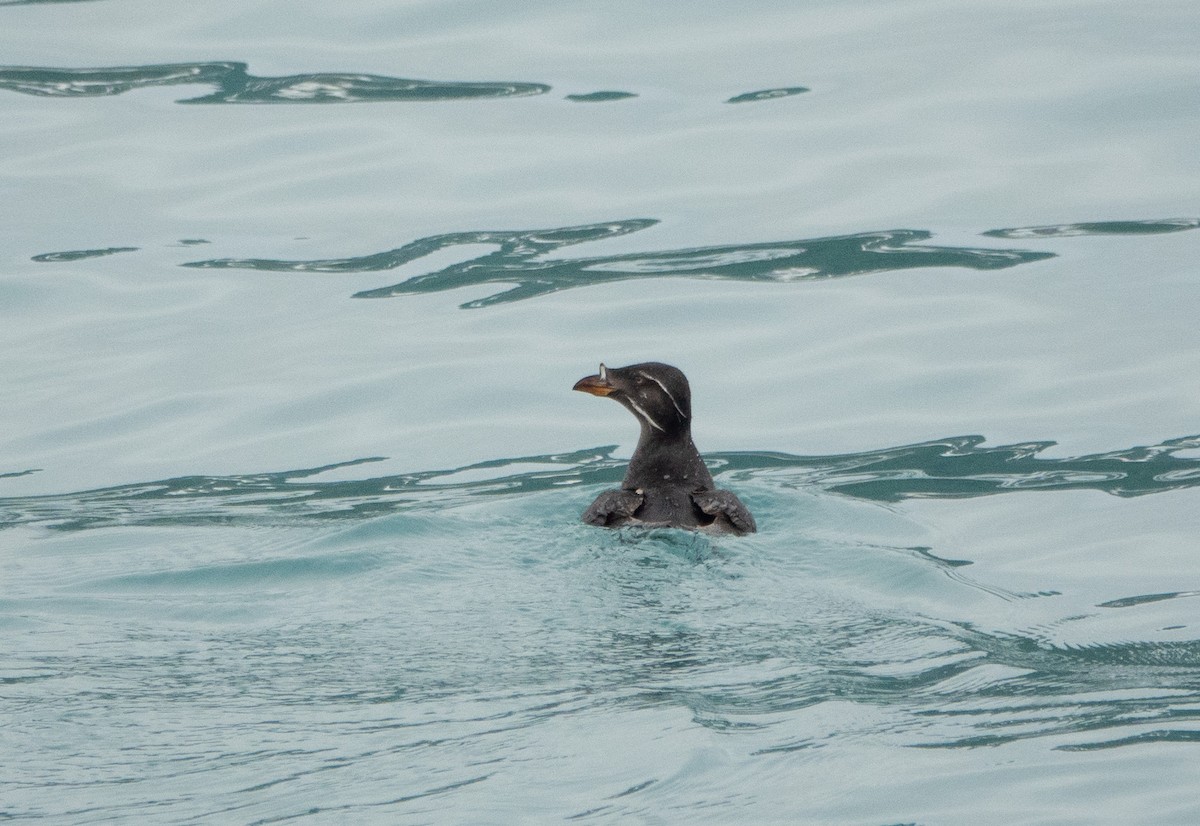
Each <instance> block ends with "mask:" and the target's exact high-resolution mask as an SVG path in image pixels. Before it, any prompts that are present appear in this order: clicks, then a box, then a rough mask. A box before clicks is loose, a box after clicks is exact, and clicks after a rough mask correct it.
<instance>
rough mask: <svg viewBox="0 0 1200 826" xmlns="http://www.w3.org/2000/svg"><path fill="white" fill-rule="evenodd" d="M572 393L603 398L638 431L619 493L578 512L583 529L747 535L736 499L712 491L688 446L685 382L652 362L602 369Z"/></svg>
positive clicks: (746, 519) (747, 519) (748, 520)
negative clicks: (632, 420)
mask: <svg viewBox="0 0 1200 826" xmlns="http://www.w3.org/2000/svg"><path fill="white" fill-rule="evenodd" d="M574 389H575V390H580V391H582V392H584V393H591V394H592V395H593V396H608V397H609V398H611V399H615V400H616V401H618V402H620V403H621V404H622V405H624V406H625V407H626V409H628V410H629V412H630V413H632V414H633V415H634V416H635V417H637V420H638V423H639V424H640V425H641V427H642V433H641V436H640V437H639V438H638V443H637V449H635V450H634V452H633V458H631V459H630V460H629V470H628V471H627V472H626V473H625V480H624V481H623V482H622V483H621V489H620V490H606V491H604V493H601V494H600V495H599V496H597V497H596V501H595V502H593V503H592V504H591V507H589V508H588V509H587V510H586V511H584V513H583V521H584V522H587V523H588V524H589V525H600V526H603V527H608V528H615V527H618V526H620V525H660V526H667V527H672V528H690V529H692V530H704V531H710V532H713V533H736V534H744V533H753V532H754V531H755V530H757V526H756V525H755V524H754V517H753V516H751V515H750V511H749V510H747V508H746V506H745V505H743V504H742V503H741V500H739V499H738V498H737V497H736V496H734V495H733V494H732V493H730V492H729V491H727V490H717V489H716V487H714V485H713V478H712V474H711V473H709V472H708V468H707V467H705V466H704V461H703V460H702V459H701V458H700V452H699V451H698V450H696V445H695V443H694V442H692V393H691V389H690V388H689V387H688V381H687V377H685V376H684V375H683V373H682V372H680V371H679V370H678V369H677V368H675V367H672V366H671V365H669V364H662V363H661V362H657V361H648V362H644V363H642V364H631V365H629V366H628V367H605V366H604V365H603V364H601V365H600V372H599V373H597V374H596V375H594V376H587V377H585V378H582V379H580V380H579V381H577V382H576V383H575V387H574Z"/></svg>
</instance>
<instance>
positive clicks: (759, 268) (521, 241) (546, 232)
mask: <svg viewBox="0 0 1200 826" xmlns="http://www.w3.org/2000/svg"><path fill="white" fill-rule="evenodd" d="M657 223H658V221H657V220H656V219H653V218H636V219H631V220H625V221H613V222H610V223H603V224H588V225H583V226H574V227H559V228H555V229H536V230H488V231H477V232H455V233H448V234H445V235H434V236H429V237H427V238H420V239H418V240H416V241H413V242H411V243H408V244H405V245H404V246H402V247H397V248H396V249H392V250H386V251H384V252H378V253H372V254H368V255H362V256H356V257H351V258H333V259H315V260H297V261H288V260H279V259H269V258H215V259H209V260H206V261H193V262H189V263H187V264H184V265H183V266H186V267H200V268H222V269H226V268H237V269H252V270H262V271H268V272H328V273H335V272H341V273H362V272H375V271H381V270H390V269H394V268H396V267H399V266H401V265H403V264H407V263H408V262H410V261H414V260H416V259H418V258H421V257H423V256H426V255H429V254H430V253H433V252H436V251H438V250H443V249H446V248H448V247H453V246H465V245H470V244H492V245H496V246H498V247H499V249H497V250H496V251H495V252H492V253H489V254H486V255H481V256H479V257H476V258H472V259H471V260H469V261H464V262H461V263H457V264H452V265H451V266H448V267H445V268H444V269H441V270H438V271H436V272H431V273H425V274H422V275H417V276H414V277H412V278H409V279H408V280H406V281H402V282H400V283H399V284H393V285H391V286H388V287H379V288H377V289H372V290H364V291H362V292H359V293H355V296H354V297H355V298H390V297H393V296H398V295H415V294H419V293H432V292H441V291H443V290H454V289H459V288H463V287H475V288H478V287H481V286H485V285H491V284H504V285H514V284H515V286H511V287H510V288H509V289H506V290H503V291H501V292H497V293H493V294H491V295H489V296H486V297H484V298H479V299H474V300H472V301H468V302H466V303H465V304H462V305H461V306H462V307H463V308H464V309H473V308H479V307H487V306H490V305H493V304H501V303H505V302H510V301H518V300H521V299H526V298H534V297H536V296H540V295H546V294H548V293H554V292H558V291H560V290H567V289H571V288H574V287H587V286H594V285H597V284H608V283H613V282H617V281H626V280H629V279H634V278H658V277H663V276H678V275H687V276H689V277H692V278H706V279H720V280H728V281H769V282H788V281H807V280H815V279H824V278H838V277H842V276H848V275H861V274H864V273H872V272H890V271H895V270H905V269H914V268H920V267H965V268H968V269H975V270H995V269H1003V268H1006V267H1014V266H1017V265H1018V264H1025V263H1029V262H1032V261H1041V260H1044V259H1047V258H1053V257H1054V253H1050V252H1035V251H1030V250H1014V249H986V248H982V249H981V248H970V247H946V246H934V245H928V244H923V243H921V242H923V241H928V240H929V239H930V238H931V237H932V233H930V232H927V231H925V230H912V229H896V230H885V231H880V232H862V233H856V234H854V235H841V236H834V237H826V238H809V239H798V240H791V241H777V242H769V243H757V244H729V245H722V246H714V247H698V248H685V249H678V250H663V251H657V252H647V253H627V254H623V255H609V256H598V257H592V258H566V259H560V258H555V259H549V258H547V257H546V256H548V255H549V254H551V253H553V252H556V251H557V250H560V249H562V248H563V247H566V246H570V245H573V244H579V243H583V242H585V241H599V240H603V239H605V238H612V237H616V236H620V235H627V234H629V233H632V232H638V231H640V230H643V229H647V228H649V227H651V226H654V225H655V224H657Z"/></svg>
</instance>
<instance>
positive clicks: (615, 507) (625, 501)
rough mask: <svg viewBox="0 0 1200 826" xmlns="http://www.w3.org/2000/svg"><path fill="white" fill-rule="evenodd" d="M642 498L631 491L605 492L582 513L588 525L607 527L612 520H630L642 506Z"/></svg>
mask: <svg viewBox="0 0 1200 826" xmlns="http://www.w3.org/2000/svg"><path fill="white" fill-rule="evenodd" d="M643 498H644V497H643V496H642V494H640V493H635V492H634V491H632V490H606V491H604V493H602V494H600V495H599V496H597V497H596V501H595V502H593V503H592V504H591V505H589V506H588V509H587V510H585V511H584V512H583V521H584V522H586V523H588V524H589V525H601V526H604V525H608V524H610V523H611V522H612V521H613V520H618V521H620V520H624V519H632V518H633V515H634V514H635V513H637V509H638V508H640V507H641V506H642V501H643Z"/></svg>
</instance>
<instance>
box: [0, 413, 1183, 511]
mask: <svg viewBox="0 0 1200 826" xmlns="http://www.w3.org/2000/svg"><path fill="white" fill-rule="evenodd" d="M983 441H984V438H983V437H982V436H959V437H955V438H950V439H940V440H938V441H933V442H922V443H919V444H914V445H902V446H898V447H892V448H884V449H882V450H873V451H867V452H863V453H849V454H838V455H831V456H797V455H793V454H787V453H756V452H730V453H713V454H709V455H707V456H706V457H705V458H706V461H707V462H708V465H709V467H711V468H712V470H713V471H714V473H719V474H722V475H723V476H724V477H725V478H727V479H730V480H732V481H733V483H735V484H736V482H737V480H738V479H743V480H755V481H758V482H760V483H765V484H768V485H774V486H776V487H778V488H781V489H787V488H811V489H816V490H824V491H829V492H833V493H838V494H843V495H846V496H852V497H855V498H858V499H865V500H869V501H875V502H898V501H902V500H905V499H918V498H923V499H959V498H966V497H975V496H988V495H993V494H998V493H1009V492H1016V491H1024V492H1028V491H1061V490H1096V491H1101V492H1103V493H1108V494H1112V495H1114V496H1122V497H1129V496H1143V495H1148V494H1152V493H1162V492H1166V491H1171V490H1180V489H1184V488H1191V487H1200V459H1192V458H1185V457H1180V456H1176V455H1175V454H1176V453H1177V452H1179V451H1184V450H1196V449H1200V435H1197V436H1188V437H1185V438H1179V439H1170V440H1167V441H1165V442H1162V443H1160V444H1157V445H1151V446H1139V447H1131V448H1126V449H1122V450H1115V451H1110V452H1106V453H1099V454H1091V455H1084V456H1076V457H1070V458H1057V459H1045V458H1040V457H1039V456H1038V454H1039V453H1041V452H1042V451H1044V450H1045V449H1047V448H1049V447H1051V446H1052V445H1053V444H1054V442H1029V443H1025V444H1019V445H1003V446H997V447H984V446H982V443H983ZM615 449H616V448H615V446H607V447H599V448H592V449H588V450H581V451H576V452H571V453H558V454H547V455H541V456H524V457H519V458H511V459H496V460H492V461H488V462H481V463H477V464H473V465H467V466H465V467H461V468H454V469H451V470H429V471H419V472H413V473H404V474H401V475H395V476H382V477H375V478H364V479H355V480H349V481H346V480H339V481H324V480H322V479H320V478H319V477H320V475H321V474H322V473H325V472H327V471H331V470H337V469H342V468H347V467H354V466H357V465H366V464H370V463H373V462H378V461H383V457H369V458H364V459H358V460H354V461H350V462H344V463H339V464H335V465H328V466H323V467H317V468H305V469H300V470H289V471H281V472H273V473H259V474H250V475H244V476H183V477H178V478H175V479H165V480H162V481H157V482H146V483H139V484H132V485H120V486H116V487H111V488H101V489H98V490H90V491H83V492H78V493H67V494H55V495H47V496H31V497H13V498H5V499H0V529H3V528H11V527H14V526H17V525H41V526H44V527H49V528H55V529H59V530H82V529H88V528H98V527H107V526H112V525H154V524H208V523H221V524H225V523H229V522H230V521H233V520H238V519H242V520H247V521H250V522H263V521H274V522H280V521H282V522H292V521H298V520H307V519H318V520H331V519H365V518H371V517H375V516H380V515H383V514H387V513H394V512H398V511H406V510H413V509H420V508H445V507H452V506H455V505H459V504H464V503H466V502H469V501H472V500H475V499H478V498H480V497H495V496H520V495H527V494H534V493H540V492H546V491H554V490H562V489H564V488H568V487H569V488H572V489H574V488H575V487H577V486H578V487H591V486H603V485H613V484H616V483H618V482H619V481H620V479H621V477H622V475H623V474H624V470H625V460H624V459H618V458H614V457H613V455H612V453H613V451H614V450H615ZM531 466H532V467H535V468H536V469H535V470H529V468H530V467H531ZM28 472H30V471H24V472H22V473H14V474H4V475H12V476H19V475H23V473H28Z"/></svg>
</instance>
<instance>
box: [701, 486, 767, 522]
mask: <svg viewBox="0 0 1200 826" xmlns="http://www.w3.org/2000/svg"><path fill="white" fill-rule="evenodd" d="M692 501H693V502H695V503H696V507H698V508H699V509H700V510H702V511H704V512H705V513H707V514H708V515H709V516H713V517H722V516H723V517H725V518H726V519H728V520H729V524H730V525H732V526H733V528H734V530H736V531H737V532H738V533H754V532H755V531H757V530H758V525H756V524H755V523H754V517H753V516H751V515H750V509H749V508H747V507H746V506H745V505H743V504H742V500H741V499H738V498H737V497H736V496H735V495H733V494H732V493H730V492H729V491H727V490H702V491H697V492H696V493H693V494H692Z"/></svg>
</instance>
